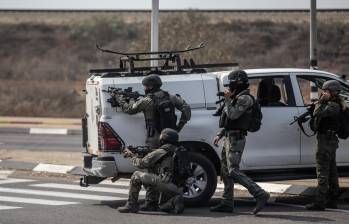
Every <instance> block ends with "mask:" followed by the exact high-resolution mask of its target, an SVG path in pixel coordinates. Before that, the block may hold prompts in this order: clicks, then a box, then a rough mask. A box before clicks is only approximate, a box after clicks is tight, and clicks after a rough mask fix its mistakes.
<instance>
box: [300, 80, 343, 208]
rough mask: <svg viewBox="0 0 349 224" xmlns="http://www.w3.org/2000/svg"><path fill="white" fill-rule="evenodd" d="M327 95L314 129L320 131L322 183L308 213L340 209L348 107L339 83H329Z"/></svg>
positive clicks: (319, 172)
mask: <svg viewBox="0 0 349 224" xmlns="http://www.w3.org/2000/svg"><path fill="white" fill-rule="evenodd" d="M322 89H323V92H322V93H321V96H320V99H319V101H318V102H317V104H316V105H315V108H314V111H313V119H314V120H313V129H314V130H315V131H317V141H318V144H317V151H316V174H317V180H318V186H317V195H316V200H315V202H313V203H311V204H308V205H306V209H308V210H320V211H321V210H325V208H326V207H328V208H337V202H336V201H337V198H338V196H339V184H338V174H337V164H336V150H337V148H338V143H339V140H338V137H337V134H336V133H337V131H338V130H339V126H340V122H341V121H340V120H339V115H340V112H341V110H342V109H343V110H344V109H345V108H346V107H347V105H346V103H345V101H344V100H343V99H342V98H341V97H340V96H339V92H340V90H341V84H340V83H339V82H338V81H335V80H330V81H326V82H325V83H324V84H323V86H322Z"/></svg>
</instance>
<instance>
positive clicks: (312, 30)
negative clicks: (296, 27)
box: [310, 0, 318, 69]
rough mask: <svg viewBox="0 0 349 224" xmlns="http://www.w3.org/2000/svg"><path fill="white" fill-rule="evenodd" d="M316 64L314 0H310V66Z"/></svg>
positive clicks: (315, 65)
mask: <svg viewBox="0 0 349 224" xmlns="http://www.w3.org/2000/svg"><path fill="white" fill-rule="evenodd" d="M317 66H318V63H317V27H316V0H310V68H311V69H316V68H317Z"/></svg>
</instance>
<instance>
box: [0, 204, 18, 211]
mask: <svg viewBox="0 0 349 224" xmlns="http://www.w3.org/2000/svg"><path fill="white" fill-rule="evenodd" d="M18 208H22V207H14V206H5V205H0V210H10V209H18Z"/></svg>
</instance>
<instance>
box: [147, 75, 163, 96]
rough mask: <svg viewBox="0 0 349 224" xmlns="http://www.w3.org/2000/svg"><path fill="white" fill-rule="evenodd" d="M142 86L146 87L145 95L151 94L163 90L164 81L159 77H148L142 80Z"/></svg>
mask: <svg viewBox="0 0 349 224" xmlns="http://www.w3.org/2000/svg"><path fill="white" fill-rule="evenodd" d="M142 85H143V87H144V92H145V93H151V92H154V91H157V90H159V89H160V88H161V86H162V81H161V78H160V77H159V76H158V75H155V74H151V75H148V76H146V77H145V78H144V79H143V80H142Z"/></svg>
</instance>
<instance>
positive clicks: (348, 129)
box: [337, 107, 349, 139]
mask: <svg viewBox="0 0 349 224" xmlns="http://www.w3.org/2000/svg"><path fill="white" fill-rule="evenodd" d="M339 120H340V126H339V130H338V132H337V136H338V138H341V139H347V138H348V137H349V108H347V107H346V108H343V109H341V113H340V115H339Z"/></svg>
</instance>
